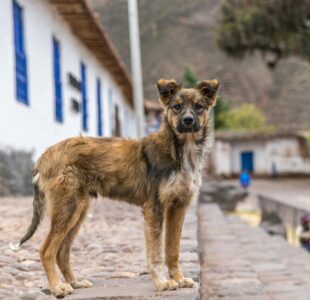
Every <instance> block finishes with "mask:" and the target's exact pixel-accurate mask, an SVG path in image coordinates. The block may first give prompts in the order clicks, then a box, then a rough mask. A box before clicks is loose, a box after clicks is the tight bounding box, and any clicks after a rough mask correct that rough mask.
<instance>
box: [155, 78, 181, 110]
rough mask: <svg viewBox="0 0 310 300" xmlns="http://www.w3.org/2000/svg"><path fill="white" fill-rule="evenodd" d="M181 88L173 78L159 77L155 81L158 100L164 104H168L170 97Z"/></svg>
mask: <svg viewBox="0 0 310 300" xmlns="http://www.w3.org/2000/svg"><path fill="white" fill-rule="evenodd" d="M181 88H182V86H181V84H177V82H176V81H175V80H174V79H170V80H167V79H159V80H158V81H157V89H158V92H159V96H160V100H161V102H162V103H163V104H164V105H168V104H169V102H170V100H171V99H172V97H173V96H174V95H175V94H176V93H177V92H178V91H179V90H180V89H181Z"/></svg>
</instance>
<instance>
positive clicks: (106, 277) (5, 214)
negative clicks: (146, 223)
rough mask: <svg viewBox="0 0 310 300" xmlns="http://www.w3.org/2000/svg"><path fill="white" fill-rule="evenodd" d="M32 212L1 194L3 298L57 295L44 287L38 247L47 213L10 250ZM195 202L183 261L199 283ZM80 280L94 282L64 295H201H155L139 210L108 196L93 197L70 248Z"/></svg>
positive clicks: (168, 295)
mask: <svg viewBox="0 0 310 300" xmlns="http://www.w3.org/2000/svg"><path fill="white" fill-rule="evenodd" d="M31 214H32V199H30V198H0V299H24V300H26V299H27V300H30V299H37V300H43V299H49V298H50V299H54V297H52V296H47V295H46V294H45V293H43V292H42V291H44V289H46V287H47V283H46V278H45V274H44V273H43V270H42V266H41V263H40V260H39V254H38V249H39V246H40V244H41V242H42V241H43V239H44V237H45V235H46V233H47V231H48V227H49V220H48V218H47V217H46V218H45V220H44V222H43V223H42V224H41V226H40V228H39V230H38V231H37V232H36V233H35V235H34V236H33V238H32V239H31V240H29V241H28V242H27V243H26V244H25V245H24V246H23V247H22V249H21V250H20V251H18V252H13V251H12V250H10V249H9V247H8V243H9V242H10V241H14V242H16V241H18V240H19V239H20V237H21V236H22V235H23V234H24V233H25V231H26V229H27V226H28V225H29V222H30V219H31ZM197 247H198V245H197V217H196V206H195V204H194V205H193V206H192V207H191V208H190V210H189V213H188V215H187V218H186V223H185V226H184V232H183V239H182V250H181V252H182V254H181V264H182V267H183V271H184V273H185V275H186V276H188V277H193V278H194V279H195V280H196V281H198V277H199V261H198V254H197ZM72 261H73V267H74V271H75V273H76V275H77V277H78V278H88V279H89V280H91V281H92V282H93V283H94V287H93V288H91V289H84V290H75V291H74V294H72V295H70V296H68V297H66V299H153V298H154V299H198V297H199V295H198V291H197V290H194V289H180V290H178V291H171V292H164V293H157V292H155V291H154V288H153V286H152V284H151V281H150V277H149V275H148V274H147V272H146V267H145V266H146V263H145V250H144V230H143V217H142V213H141V212H140V210H139V208H137V207H134V206H129V205H127V204H124V203H119V202H116V201H110V200H106V199H104V200H103V199H100V200H94V201H93V203H92V205H91V209H90V212H89V215H88V217H87V220H86V222H85V223H84V225H83V226H82V228H81V231H80V233H79V235H78V237H77V240H76V241H75V243H74V246H73V251H72Z"/></svg>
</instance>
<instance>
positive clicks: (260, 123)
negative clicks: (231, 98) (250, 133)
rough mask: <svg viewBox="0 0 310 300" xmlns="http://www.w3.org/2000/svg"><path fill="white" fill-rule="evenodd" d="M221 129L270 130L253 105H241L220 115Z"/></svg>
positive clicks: (264, 118) (261, 114)
mask: <svg viewBox="0 0 310 300" xmlns="http://www.w3.org/2000/svg"><path fill="white" fill-rule="evenodd" d="M219 122H220V123H221V129H225V130H270V129H271V127H270V126H268V125H267V122H266V117H265V116H264V114H263V113H262V112H261V111H260V110H259V109H258V108H257V107H256V106H255V105H254V104H242V105H240V106H239V107H237V108H234V109H231V110H228V111H226V112H223V113H221V115H220V116H219Z"/></svg>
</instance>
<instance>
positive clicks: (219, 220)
mask: <svg viewBox="0 0 310 300" xmlns="http://www.w3.org/2000/svg"><path fill="white" fill-rule="evenodd" d="M198 211H199V220H200V221H199V237H200V247H201V252H202V254H201V258H202V267H201V268H202V276H201V299H202V300H219V299H222V300H248V299H249V300H269V299H270V300H293V299H294V300H308V299H310V263H309V262H310V255H309V254H308V253H307V252H305V251H304V250H302V249H300V248H294V247H292V246H289V245H288V244H287V242H286V241H285V240H284V239H282V238H280V237H271V236H269V235H267V234H266V233H265V232H264V231H263V230H262V229H261V228H254V227H250V226H249V225H247V224H245V223H243V222H242V221H241V220H240V219H238V218H236V217H225V216H224V215H223V213H222V212H221V211H220V209H219V208H218V206H216V205H215V204H201V205H200V206H199V210H198Z"/></svg>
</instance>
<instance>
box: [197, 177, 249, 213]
mask: <svg viewBox="0 0 310 300" xmlns="http://www.w3.org/2000/svg"><path fill="white" fill-rule="evenodd" d="M247 195H248V192H247V190H245V189H243V188H240V187H238V186H235V185H233V184H230V183H225V182H218V181H213V182H212V181H211V182H207V183H205V184H204V185H203V186H202V187H201V191H200V198H199V200H200V201H201V202H202V203H210V202H216V203H217V204H218V205H219V206H220V208H221V209H222V210H224V211H234V210H235V208H236V206H237V204H238V203H239V202H241V201H243V200H244V199H245V197H246V196H247Z"/></svg>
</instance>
